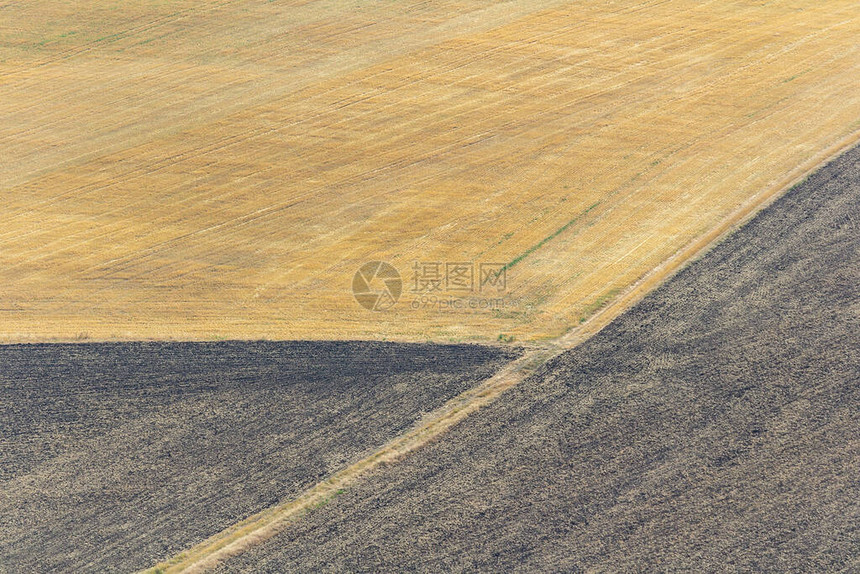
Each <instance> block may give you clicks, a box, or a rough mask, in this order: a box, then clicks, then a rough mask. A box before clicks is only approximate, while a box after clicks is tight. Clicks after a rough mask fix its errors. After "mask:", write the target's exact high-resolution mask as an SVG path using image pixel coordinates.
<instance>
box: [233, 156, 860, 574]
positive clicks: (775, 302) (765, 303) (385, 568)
mask: <svg viewBox="0 0 860 574" xmlns="http://www.w3.org/2000/svg"><path fill="white" fill-rule="evenodd" d="M222 571H225V572H236V571H243V572H351V571H378V572H403V571H423V572H462V571H466V572H476V571H481V572H578V571H590V572H724V571H728V572H734V571H737V572H762V571H764V572H780V573H782V572H836V571H850V572H858V571H860V148H855V149H853V150H851V151H849V152H847V153H846V154H845V155H843V156H842V157H841V158H839V159H838V160H836V161H834V162H833V163H831V164H830V165H828V166H826V167H825V168H823V169H822V170H821V171H819V172H818V173H817V174H815V175H814V176H812V177H811V178H809V179H808V180H807V181H806V182H804V183H803V184H801V185H800V186H798V187H796V188H795V189H793V190H792V191H790V192H789V193H788V194H787V195H785V196H784V197H783V198H781V199H780V200H779V201H778V202H776V203H775V204H773V205H772V206H771V207H769V208H768V209H766V210H764V211H763V212H761V213H760V214H759V215H758V216H757V217H756V218H755V219H754V220H752V221H751V222H750V223H748V224H747V225H745V226H744V227H743V228H741V229H740V230H738V231H737V232H736V233H734V234H733V235H732V236H730V237H729V238H728V239H727V240H725V241H723V242H722V243H721V244H719V245H718V246H716V247H715V248H714V249H713V250H712V251H711V252H710V253H708V254H707V255H706V256H704V257H703V258H701V259H700V260H699V261H697V262H695V263H694V264H692V265H690V266H688V267H687V268H686V269H685V270H684V271H682V272H681V273H679V274H678V275H677V276H676V277H674V278H673V279H672V280H671V281H669V282H668V283H667V284H665V285H664V286H663V287H661V288H659V289H658V290H656V291H655V292H654V293H652V294H651V295H650V296H648V297H647V298H646V299H645V300H643V301H642V302H641V303H640V304H638V305H637V306H635V307H634V308H633V309H632V310H630V311H629V312H627V313H626V314H624V315H623V316H621V317H620V318H619V319H618V320H616V321H615V322H613V323H612V324H611V325H610V326H609V327H607V328H606V329H604V330H603V331H602V332H601V333H599V334H598V335H597V336H596V337H594V338H593V339H591V340H589V341H588V342H586V343H585V344H583V345H581V346H580V347H578V348H576V349H574V350H572V351H571V352H568V353H566V354H564V355H562V356H560V357H558V358H557V359H555V360H553V361H552V362H551V363H549V364H547V365H545V367H544V368H542V369H541V370H540V371H539V372H538V373H537V374H535V375H534V376H532V377H531V378H529V379H528V380H527V381H525V382H524V383H522V384H521V385H519V386H518V387H516V388H515V389H514V390H512V391H510V392H508V393H506V394H505V395H503V396H502V397H501V398H500V400H498V401H497V402H495V403H494V404H492V405H491V406H490V407H488V408H486V409H484V410H482V411H480V412H479V413H477V414H476V415H473V416H472V417H470V418H468V419H466V420H465V421H464V422H463V423H461V424H459V425H458V426H457V427H455V428H454V429H453V430H452V431H451V432H450V433H449V434H447V435H446V436H444V437H443V438H442V439H441V440H438V441H436V442H434V443H432V444H431V445H430V446H428V447H426V448H424V449H422V450H420V451H418V452H417V453H414V454H412V455H410V456H408V457H406V458H405V459H403V460H402V461H400V462H399V463H398V464H394V465H391V466H388V467H386V468H383V469H382V470H379V471H376V472H374V473H373V474H372V475H370V476H369V477H367V478H366V479H365V480H363V481H361V482H360V483H359V484H357V485H356V486H355V487H354V488H352V489H350V490H348V491H347V492H345V493H344V494H342V495H341V496H340V497H337V498H335V499H334V500H332V501H331V502H330V503H329V504H327V505H326V506H324V507H322V508H319V509H317V510H315V511H313V512H312V513H311V514H310V515H308V516H307V517H305V518H304V519H302V520H300V521H298V522H296V523H294V524H293V525H291V526H290V527H288V528H287V529H286V530H285V531H284V532H282V533H281V534H279V535H278V536H276V537H275V538H273V539H271V540H270V541H268V542H266V543H264V544H263V545H261V546H258V547H255V548H253V549H252V550H250V551H249V552H247V553H246V554H244V555H241V556H239V557H237V558H234V559H232V560H231V561H229V562H228V563H227V564H226V565H224V566H223V568H222Z"/></svg>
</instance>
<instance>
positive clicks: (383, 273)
mask: <svg viewBox="0 0 860 574" xmlns="http://www.w3.org/2000/svg"><path fill="white" fill-rule="evenodd" d="M402 292H403V281H401V279H400V273H398V272H397V269H395V268H394V267H392V266H391V265H390V264H388V263H386V262H385V261H370V262H368V263H365V264H364V265H362V266H361V267H359V268H358V271H356V272H355V276H354V277H353V278H352V294H353V295H355V300H356V301H358V304H359V305H361V306H362V307H364V308H365V309H368V310H370V311H385V310H386V309H391V308H392V307H393V306H394V304H395V303H397V300H398V299H400V293H402Z"/></svg>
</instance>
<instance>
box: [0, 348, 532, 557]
mask: <svg viewBox="0 0 860 574" xmlns="http://www.w3.org/2000/svg"><path fill="white" fill-rule="evenodd" d="M518 354H519V351H517V350H502V349H496V348H489V347H478V346H470V345H459V346H444V347H443V346H435V345H403V344H389V343H305V342H295V343H209V344H191V343H188V344H186V343H136V344H135V343H132V344H126V343H123V344H89V345H20V346H17V345H16V346H4V347H0V365H2V369H0V460H2V466H0V572H4V573H5V572H88V571H92V572H96V571H98V572H103V571H131V570H135V569H140V568H144V567H147V566H151V565H152V564H155V563H156V562H158V561H159V560H162V559H164V558H167V557H168V556H170V555H172V554H175V553H176V552H179V551H180V550H183V549H184V548H186V547H188V546H190V545H192V544H194V543H197V542H199V541H200V540H202V539H203V538H205V537H207V536H210V535H212V534H214V533H215V532H218V531H220V530H221V529H223V528H225V527H226V526H228V525H230V524H233V523H235V522H236V521H238V520H240V519H242V518H244V517H246V516H248V515H249V514H252V513H254V512H257V511H259V510H261V509H263V508H266V507H269V506H271V505H273V504H275V503H277V502H279V501H281V500H283V499H286V498H291V497H294V496H295V495H296V494H297V493H299V492H301V491H302V490H304V489H306V488H307V487H308V486H310V485H313V484H315V483H316V482H319V481H320V480H322V479H324V478H325V477H326V476H327V475H329V474H330V473H332V472H333V471H334V470H337V469H339V468H341V467H342V466H343V465H345V464H348V463H350V462H352V461H354V460H356V459H358V458H360V457H362V456H365V455H366V454H367V453H368V452H370V451H372V450H374V449H375V448H378V447H379V446H380V445H382V444H383V443H384V442H385V441H387V440H388V439H390V438H392V437H394V436H396V435H398V434H400V433H402V432H404V431H405V430H406V429H407V428H408V427H410V426H411V425H413V424H414V423H415V422H416V421H417V420H418V419H419V418H420V417H421V415H422V414H423V413H425V412H427V411H431V410H433V409H435V408H438V407H440V406H441V405H442V404H443V403H444V402H445V401H446V400H447V399H450V398H451V397H453V396H455V395H457V394H459V393H461V392H462V391H464V390H466V389H468V388H470V387H472V386H474V385H476V384H477V383H478V382H479V381H480V380H482V379H484V378H486V377H488V376H490V375H491V374H492V373H493V372H495V371H496V369H497V368H498V367H500V366H501V365H502V364H504V363H505V362H507V361H508V360H510V359H512V358H514V357H516V356H518Z"/></svg>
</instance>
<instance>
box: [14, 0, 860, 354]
mask: <svg viewBox="0 0 860 574" xmlns="http://www.w3.org/2000/svg"><path fill="white" fill-rule="evenodd" d="M858 37H860V9H858V4H857V3H856V2H847V1H830V2H770V3H762V2H739V1H719V2H716V1H714V2H692V1H659V2H658V1H651V2H598V1H588V0H586V1H577V2H565V1H537V0H535V1H526V0H523V1H517V0H511V1H508V2H479V1H462V2H445V1H440V2H391V1H375V2H374V1H367V2H343V1H334V0H318V1H293V2H289V1H287V2H278V1H274V2H262V1H261V2H250V1H237V2H209V3H199V2H143V1H137V2H92V3H88V6H87V7H86V8H81V7H80V6H79V5H77V4H76V3H71V2H19V3H14V4H6V5H4V6H2V7H0V215H2V225H0V340H2V341H30V340H55V339H76V338H88V339H131V338H134V339H137V338H172V339H211V338H273V339H284V338H388V339H405V340H412V339H423V338H431V339H434V340H439V341H449V340H496V339H497V338H498V336H499V335H500V334H506V335H512V336H515V337H517V338H518V339H519V340H530V339H541V338H546V337H555V336H558V335H561V334H562V333H565V332H567V331H568V330H569V329H570V328H571V327H575V326H576V325H578V324H579V322H580V320H581V319H582V318H583V317H586V316H588V315H589V314H591V313H593V312H594V311H595V310H597V309H598V308H600V306H601V305H603V304H606V303H608V302H609V301H611V300H612V299H613V298H614V297H616V296H618V294H620V293H623V292H624V291H625V289H627V288H628V287H630V286H631V285H633V284H634V283H635V282H636V281H637V280H639V279H640V278H642V277H643V276H644V275H645V274H646V273H648V271H649V270H651V269H653V268H655V267H656V266H657V265H659V264H660V263H661V262H663V261H665V260H666V259H667V258H668V257H670V256H671V255H672V254H674V253H676V252H678V251H679V250H680V249H682V248H683V247H684V246H686V245H689V244H690V243H691V242H693V241H695V240H696V239H697V238H701V237H703V236H705V234H706V233H707V232H708V231H709V230H711V229H713V228H715V227H716V226H717V225H718V224H719V223H720V222H721V221H724V219H725V218H726V217H727V216H728V215H729V214H731V213H733V212H735V211H736V210H738V209H739V208H741V207H742V206H743V205H744V204H746V203H747V202H749V201H751V200H752V199H754V198H755V197H756V196H758V195H759V194H764V193H768V192H772V191H773V190H775V189H778V188H781V187H784V186H785V185H786V184H787V183H788V182H790V181H791V180H792V179H793V178H795V177H796V176H798V175H799V174H801V173H803V172H804V171H806V170H808V169H809V168H811V167H812V166H813V165H814V164H815V163H818V162H820V161H821V159H822V152H824V150H827V149H830V148H831V147H832V146H834V145H837V144H838V143H840V142H846V141H849V140H851V139H852V138H854V136H855V134H857V132H858V130H860V121H858V120H860V80H858V78H860V47H858V42H857V38H858ZM370 260H383V261H387V262H389V263H391V264H392V265H393V266H394V267H396V268H397V269H398V270H399V271H400V273H401V275H402V278H403V283H404V286H403V290H404V292H403V295H402V297H401V299H400V301H399V302H398V303H397V304H396V305H395V306H394V307H393V308H391V309H389V310H387V311H383V312H372V311H367V310H365V309H363V308H362V307H360V306H359V305H358V304H356V302H355V300H354V298H353V295H352V292H351V285H352V279H353V274H354V273H355V271H356V270H357V269H358V267H359V266H360V265H361V264H362V263H364V262H366V261H370ZM415 262H432V263H442V264H443V265H442V267H441V269H440V271H442V272H443V273H444V263H446V262H451V263H470V264H474V269H475V273H476V274H478V270H479V266H480V264H481V263H506V264H508V269H507V272H506V273H507V285H506V290H505V291H504V292H503V293H501V294H500V295H496V294H494V295H493V298H499V296H501V298H502V299H503V301H504V308H503V309H498V310H494V311H491V310H486V309H477V310H469V309H443V310H439V309H438V307H437V308H420V309H414V308H413V305H412V303H413V301H414V300H415V298H416V297H417V296H420V294H418V295H416V294H415V293H413V292H412V291H411V289H412V287H413V284H412V281H413V278H414V277H413V271H412V266H413V264H414V263H415ZM423 278H425V279H426V278H428V276H427V275H425V276H424V277H423ZM443 278H444V277H443ZM475 281H476V292H475V293H474V294H473V296H474V297H484V296H487V293H478V292H477V281H478V277H477V276H476V277H475ZM443 287H444V285H443ZM464 294H466V295H468V294H467V293H466V292H462V291H450V290H444V289H443V291H442V292H441V293H439V294H438V296H440V297H441V298H442V299H444V300H446V301H447V300H449V299H450V298H451V297H460V296H462V295H464ZM461 300H463V301H464V302H466V304H467V305H468V301H469V299H468V297H466V298H465V299H461ZM475 301H478V299H475ZM479 304H480V303H479Z"/></svg>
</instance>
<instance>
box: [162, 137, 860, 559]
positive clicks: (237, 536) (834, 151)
mask: <svg viewBox="0 0 860 574" xmlns="http://www.w3.org/2000/svg"><path fill="white" fill-rule="evenodd" d="M858 141H860V133H857V134H852V136H851V137H850V138H847V139H846V140H844V141H842V142H840V143H839V144H838V145H836V146H834V147H832V148H830V149H827V150H824V151H822V152H821V153H820V154H818V155H816V156H815V157H814V158H813V159H812V160H810V162H808V164H807V165H804V166H799V167H798V170H797V171H798V172H799V174H796V175H794V176H793V177H792V178H791V179H789V180H788V181H786V182H784V183H783V185H782V186H781V187H776V188H774V189H770V190H765V191H763V192H762V193H760V194H758V195H756V196H755V197H754V198H752V199H751V200H750V201H749V202H748V203H747V204H746V205H744V206H743V207H742V208H741V209H739V210H737V211H736V212H735V213H733V214H731V215H730V216H729V217H727V218H726V219H725V220H724V221H722V222H721V223H720V224H719V225H718V226H717V227H715V228H714V229H713V230H711V231H709V232H708V233H706V234H705V235H704V236H703V237H702V238H700V239H698V240H697V241H695V242H693V243H692V244H690V245H688V246H687V247H685V248H684V249H682V250H681V251H679V252H678V253H676V254H675V255H674V256H672V257H671V258H670V259H669V260H667V261H666V262H665V263H663V264H662V265H660V266H659V267H658V268H656V269H654V270H653V271H652V272H651V273H649V274H648V276H647V277H645V278H644V279H643V280H642V281H640V282H638V283H637V284H636V285H634V286H633V287H631V288H630V289H629V290H628V291H627V292H625V293H624V294H622V295H621V296H620V297H618V298H617V299H616V300H615V301H614V302H613V303H612V304H610V305H608V306H607V307H605V308H604V309H603V310H601V311H600V312H598V313H597V314H595V315H594V316H592V317H591V318H590V319H589V320H588V321H586V322H585V323H584V324H582V325H581V326H580V327H578V328H576V329H574V330H573V331H571V332H570V333H568V334H566V335H565V336H563V337H560V338H559V339H557V340H556V341H554V342H552V343H549V344H546V345H542V346H535V347H532V348H530V349H529V350H527V351H526V353H525V354H524V355H523V356H522V357H521V358H519V359H517V360H516V361H515V362H513V363H511V364H510V365H508V366H507V367H505V368H504V369H503V370H501V371H500V372H499V373H497V374H496V375H495V376H493V377H492V378H490V379H488V380H487V381H485V382H484V383H482V384H481V385H479V386H478V387H476V388H474V389H471V390H469V391H466V392H465V393H463V394H461V395H460V396H458V397H456V398H454V399H452V400H451V401H449V402H448V403H446V405H445V406H444V407H442V408H441V409H439V410H437V411H435V412H433V413H430V414H429V415H428V416H427V417H426V418H425V420H424V421H422V423H421V424H420V425H418V426H417V427H416V428H414V429H412V430H410V431H409V432H407V433H406V434H404V435H402V436H400V437H398V438H397V439H395V440H393V441H391V442H390V443H388V444H387V445H385V446H384V447H383V448H381V449H379V450H378V451H377V452H374V453H373V454H372V455H370V456H368V457H367V458H365V459H363V460H361V461H359V462H357V463H356V464H353V465H351V466H349V467H347V468H345V469H343V470H341V471H339V472H337V473H335V474H334V475H332V476H331V477H330V478H328V479H326V480H325V481H324V482H321V483H319V484H317V485H315V486H314V487H313V488H311V489H308V490H307V491H305V492H304V493H303V494H302V495H301V496H300V497H298V498H296V499H294V500H291V501H289V502H286V503H284V504H279V505H278V506H275V507H273V508H270V509H268V510H266V511H264V512H261V513H259V514H257V515H255V516H252V517H249V518H248V519H246V520H244V521H242V522H240V523H239V524H237V525H235V526H233V527H230V528H228V529H226V530H224V531H222V532H220V533H218V534H217V535H215V536H213V537H211V538H210V539H208V540H206V541H205V542H203V543H202V544H200V545H198V546H195V547H194V548H192V549H190V550H188V551H187V552H183V553H181V554H180V555H178V556H176V557H175V558H173V559H172V560H170V561H168V562H165V563H163V564H159V565H158V566H156V567H154V568H152V569H150V570H147V571H146V572H148V573H150V574H153V573H155V572H165V573H174V572H205V571H207V570H209V569H212V568H214V567H216V566H217V565H218V564H220V563H222V562H223V561H225V560H227V559H228V558H230V557H233V556H237V555H240V554H241V553H243V552H244V551H246V550H248V549H249V548H251V547H253V546H255V545H257V544H260V543H261V542H264V541H265V540H268V539H270V538H272V537H273V536H274V535H276V534H277V533H278V532H279V531H280V530H282V529H283V528H284V527H285V526H286V525H287V524H288V523H289V522H290V521H294V520H298V519H300V518H301V516H302V514H304V513H306V512H308V511H310V510H312V509H313V508H314V507H315V506H318V505H321V504H324V503H325V502H326V501H327V500H328V499H330V498H332V497H334V496H337V493H338V491H339V490H340V489H343V488H345V487H347V486H349V485H350V484H352V483H353V482H355V481H356V480H358V479H359V478H360V477H361V476H362V475H363V474H365V473H367V472H368V471H370V470H372V469H374V468H376V467H378V466H380V465H383V464H390V463H395V462H396V460H397V459H398V458H400V457H401V456H403V455H404V454H406V453H408V452H411V451H414V450H416V449H418V448H421V447H422V446H423V445H426V444H428V443H430V442H431V441H434V440H438V439H439V438H440V437H441V435H443V434H444V433H445V432H446V431H447V430H448V429H450V428H451V427H452V426H454V425H455V424H457V423H458V422H460V421H461V420H463V419H465V418H466V417H467V416H469V415H470V414H471V413H473V412H475V411H477V410H478V409H480V408H481V407H483V406H486V405H487V404H489V403H490V402H492V401H493V400H495V399H496V398H497V397H499V395H501V394H502V393H503V392H505V391H506V390H508V389H510V388H511V387H513V386H514V385H516V384H518V383H520V382H521V381H523V380H524V379H525V378H526V377H527V376H528V375H530V374H531V373H533V372H534V371H535V370H536V369H538V368H539V367H541V366H543V365H544V364H546V363H547V362H548V361H550V360H552V359H554V358H556V357H558V356H559V355H561V354H562V353H564V352H565V351H568V350H570V349H572V348H574V347H576V346H577V345H579V344H581V343H582V342H584V341H586V340H588V339H589V338H590V337H592V336H594V335H595V334H597V333H598V332H599V331H600V330H601V329H603V328H604V327H606V326H607V325H609V324H610V323H611V322H612V321H613V320H614V319H615V318H617V317H618V316H619V315H621V314H622V313H624V311H626V310H627V309H629V308H630V307H632V306H633V305H635V304H636V303H637V302H639V301H640V300H641V299H642V298H643V297H644V296H645V295H647V294H648V293H649V292H651V291H653V290H654V289H655V288H656V287H658V286H659V285H661V284H662V283H664V282H665V281H666V280H667V279H669V278H670V277H671V276H672V275H673V274H675V273H676V272H677V271H679V270H680V269H681V268H683V267H684V265H686V264H688V263H689V262H691V261H693V260H695V259H696V258H698V257H700V256H701V255H703V254H704V253H705V252H707V251H708V250H709V249H710V248H711V247H712V246H713V245H715V244H716V243H718V242H719V241H721V240H722V239H723V238H725V237H726V236H728V235H729V234H730V233H731V232H732V231H733V230H735V229H737V228H738V226H740V225H742V224H743V223H744V222H746V221H748V220H749V219H751V218H752V217H754V216H755V214H756V213H758V212H759V211H760V210H762V209H764V208H765V207H767V206H768V205H770V204H771V203H772V202H773V201H775V200H776V199H777V198H778V197H780V195H782V194H783V193H785V192H786V191H788V190H789V189H792V188H793V187H794V186H796V185H797V184H799V183H800V182H801V181H803V180H804V179H805V178H806V177H808V176H809V175H810V174H811V173H813V172H815V171H816V170H817V169H818V168H819V167H821V166H822V165H824V164H825V163H827V162H828V161H829V160H831V159H833V158H835V157H838V156H839V155H841V154H842V153H844V152H845V151H846V150H848V149H850V148H851V147H852V146H854V145H857V142H858Z"/></svg>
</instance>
